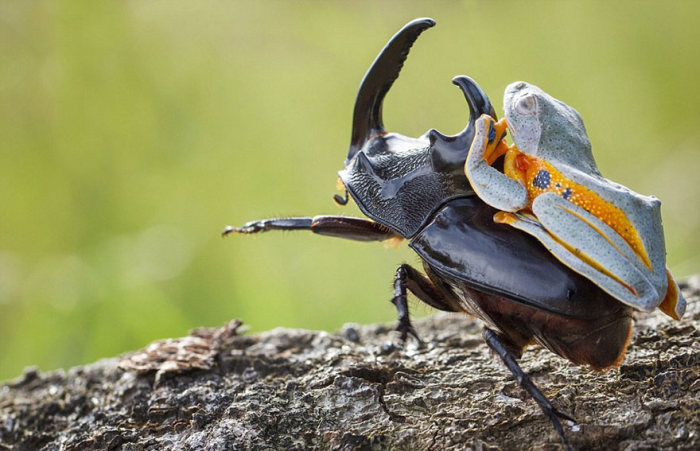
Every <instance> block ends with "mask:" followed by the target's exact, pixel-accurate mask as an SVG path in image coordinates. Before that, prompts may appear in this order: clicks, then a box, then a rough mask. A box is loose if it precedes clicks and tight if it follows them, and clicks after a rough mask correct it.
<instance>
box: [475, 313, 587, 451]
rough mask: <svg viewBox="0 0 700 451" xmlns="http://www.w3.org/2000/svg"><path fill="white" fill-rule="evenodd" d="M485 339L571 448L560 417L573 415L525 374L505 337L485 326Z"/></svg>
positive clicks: (566, 418) (570, 419) (566, 417)
mask: <svg viewBox="0 0 700 451" xmlns="http://www.w3.org/2000/svg"><path fill="white" fill-rule="evenodd" d="M484 340H486V344H487V345H489V347H490V348H491V349H492V350H493V351H494V352H495V353H496V354H498V356H499V357H500V358H501V360H503V363H504V364H505V366H506V367H507V368H508V369H509V370H510V372H511V373H513V376H515V379H516V380H517V381H518V383H519V384H520V386H521V387H523V388H524V389H525V391H527V392H528V394H529V395H530V396H532V398H533V399H534V400H535V402H537V404H538V405H539V406H540V408H541V409H542V411H543V412H544V414H545V415H546V416H547V418H549V420H550V421H551V422H552V425H553V426H554V429H555V430H556V431H557V434H559V438H560V439H561V441H562V443H563V444H564V446H565V447H566V449H567V450H571V449H572V448H571V445H569V442H567V440H566V436H565V435H564V428H563V427H562V425H561V422H560V421H559V418H562V419H564V420H569V421H572V422H574V423H575V422H576V421H575V420H574V419H573V418H572V417H571V416H569V415H567V414H565V413H563V412H561V411H560V410H558V409H557V408H556V407H554V406H553V405H552V403H551V402H550V401H549V400H548V399H547V397H546V396H545V395H544V394H543V393H542V392H541V391H540V389H539V388H537V386H536V385H535V384H534V383H533V382H532V380H531V379H530V378H529V377H528V375H527V374H525V372H524V371H523V369H522V368H520V365H518V362H517V361H516V359H515V356H514V353H513V351H512V350H511V349H510V348H512V346H509V342H508V340H507V339H506V338H505V337H503V336H499V335H498V334H497V333H496V332H494V331H492V330H491V329H489V328H486V327H485V328H484Z"/></svg>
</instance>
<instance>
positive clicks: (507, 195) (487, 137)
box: [464, 114, 528, 211]
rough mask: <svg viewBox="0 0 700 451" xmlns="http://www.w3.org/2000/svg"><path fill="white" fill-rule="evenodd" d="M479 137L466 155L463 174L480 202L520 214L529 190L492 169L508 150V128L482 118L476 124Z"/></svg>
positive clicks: (525, 204) (526, 200)
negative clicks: (504, 140)
mask: <svg viewBox="0 0 700 451" xmlns="http://www.w3.org/2000/svg"><path fill="white" fill-rule="evenodd" d="M475 126H476V133H475V135H474V140H473V141H472V145H471V148H470V149H469V153H468V154H467V161H466V163H465V165H464V172H465V174H466V175H467V179H469V183H470V184H471V186H472V189H474V192H476V195H477V196H479V198H480V199H481V200H483V201H484V202H486V203H487V204H489V205H490V206H492V207H494V208H497V209H499V210H505V211H518V210H521V209H523V208H525V207H526V206H527V205H528V195H527V189H525V186H523V185H522V184H521V183H519V182H517V181H515V180H513V179H511V178H509V177H508V176H506V175H505V174H503V173H501V172H499V171H498V170H496V169H494V168H492V167H491V164H492V163H493V162H494V161H495V160H496V159H497V158H498V157H499V156H501V155H503V153H504V151H505V150H507V147H506V146H505V144H504V143H503V141H502V139H503V137H504V136H505V131H506V124H505V121H503V120H501V121H500V122H498V123H497V122H496V121H494V120H493V118H492V117H491V116H488V115H485V114H484V115H482V116H481V117H480V118H479V119H477V121H476V124H475Z"/></svg>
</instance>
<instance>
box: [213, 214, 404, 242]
mask: <svg viewBox="0 0 700 451" xmlns="http://www.w3.org/2000/svg"><path fill="white" fill-rule="evenodd" d="M270 230H310V231H312V232H313V233H316V234H318V235H326V236H334V237H337V238H345V239H348V240H354V241H384V240H389V239H392V238H393V239H400V238H401V237H400V236H399V235H398V234H396V232H393V231H392V230H389V229H388V228H386V227H384V226H382V225H380V224H377V223H376V222H372V221H368V220H366V219H362V218H352V217H347V216H315V217H313V218H310V217H298V218H273V219H261V220H258V221H251V222H248V223H246V224H245V225H244V226H243V227H232V226H227V227H226V228H225V229H224V231H223V232H222V235H223V236H226V235H229V234H232V233H243V234H250V233H260V232H267V231H270Z"/></svg>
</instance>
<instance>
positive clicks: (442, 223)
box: [223, 19, 633, 447]
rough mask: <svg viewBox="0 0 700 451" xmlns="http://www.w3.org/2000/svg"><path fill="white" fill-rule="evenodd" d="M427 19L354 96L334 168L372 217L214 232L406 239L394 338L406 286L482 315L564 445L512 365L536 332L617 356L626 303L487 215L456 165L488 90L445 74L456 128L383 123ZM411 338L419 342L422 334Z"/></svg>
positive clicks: (589, 358)
mask: <svg viewBox="0 0 700 451" xmlns="http://www.w3.org/2000/svg"><path fill="white" fill-rule="evenodd" d="M433 25H435V22H434V21H433V20H432V19H417V20H414V21H412V22H410V23H408V24H407V25H405V26H404V27H403V28H402V29H401V30H400V31H399V32H398V33H397V34H396V35H395V36H394V37H393V38H391V40H390V41H389V42H388V43H387V45H386V46H385V47H384V49H383V50H382V51H381V52H380V53H379V55H378V56H377V58H376V60H375V61H374V62H373V64H372V65H371V67H370V68H369V70H368V72H367V74H366V75H365V77H364V79H363V81H362V83H361V85H360V89H359V92H358V94H357V99H356V103H355V109H354V115H353V127H352V138H351V141H350V148H349V151H348V154H347V158H346V160H345V167H344V169H342V170H341V171H339V177H340V180H341V181H342V185H343V187H344V189H345V190H346V193H345V197H341V196H337V195H336V201H337V202H339V203H341V204H344V203H345V202H347V201H348V193H349V196H350V197H352V199H353V200H354V201H355V202H356V203H357V205H358V206H359V208H360V209H361V210H362V212H363V213H364V214H365V215H367V216H368V217H369V218H370V219H371V220H367V219H362V218H353V217H345V216H315V217H292V218H276V219H264V220H259V221H252V222H249V223H247V224H245V225H244V226H243V227H231V226H228V227H226V229H225V230H224V232H223V234H224V235H228V234H231V233H242V234H249V233H258V232H265V231H269V230H310V231H312V232H313V233H317V234H319V235H327V236H333V237H338V238H345V239H350V240H356V241H384V240H390V239H407V240H409V243H408V244H409V246H410V247H411V248H412V249H413V250H414V251H415V252H416V253H417V254H418V255H419V256H420V258H421V259H422V260H423V268H424V271H425V274H426V275H427V277H426V275H423V274H422V273H421V272H420V271H418V270H417V269H415V268H413V267H411V266H409V265H407V264H403V265H401V266H399V268H398V269H397V270H396V273H395V276H394V285H393V287H394V296H393V298H392V299H391V301H392V303H393V304H394V305H395V306H396V309H397V312H398V327H397V330H398V331H399V332H400V334H401V339H402V340H406V338H407V337H408V335H409V334H410V335H412V336H414V337H415V338H416V339H418V335H417V334H416V331H415V330H414V328H413V326H412V325H411V321H410V317H409V311H408V305H407V299H406V296H407V290H408V291H410V292H412V293H413V294H414V295H415V296H416V297H418V299H420V300H421V301H423V302H424V303H426V304H428V305H430V306H431V307H434V308H436V309H438V310H443V311H448V312H464V313H468V314H471V315H473V316H476V317H478V318H480V319H481V320H482V321H483V322H484V323H485V327H484V333H483V335H484V339H485V341H486V343H487V344H488V346H489V347H490V348H491V349H492V350H493V351H494V352H495V353H496V354H498V355H499V357H500V358H501V359H502V360H503V362H504V364H505V365H506V367H507V368H508V369H509V370H510V371H511V372H512V373H513V375H514V376H515V377H516V379H517V380H518V382H519V383H520V385H521V386H522V387H523V388H524V389H525V390H526V391H527V392H528V393H529V394H530V395H531V396H532V397H533V398H534V399H535V401H536V402H537V403H538V404H539V406H540V407H541V408H542V410H543V411H544V413H545V415H546V416H547V417H548V418H549V419H550V420H551V422H552V424H553V425H554V428H555V429H556V431H557V433H558V434H559V436H560V438H561V440H562V441H563V443H564V444H565V445H566V446H567V447H568V443H567V441H566V437H565V435H564V431H563V428H562V426H561V423H560V421H559V418H563V419H567V420H570V421H573V419H572V418H571V417H570V416H568V415H567V414H565V413H563V412H561V411H559V410H557V409H556V408H555V407H554V406H553V405H552V404H551V403H550V402H549V400H548V399H547V398H546V397H545V396H544V394H542V392H541V391H540V390H539V389H538V388H537V387H536V386H535V385H534V384H533V383H532V381H531V380H530V379H529V377H528V376H527V375H526V374H525V373H524V372H523V370H522V369H521V368H520V366H519V365H518V363H517V362H516V359H518V358H520V356H521V354H522V351H523V349H524V348H525V346H526V345H528V344H530V343H533V342H537V343H539V344H540V345H542V346H544V347H546V348H547V349H549V350H550V351H552V352H554V353H556V354H557V355H559V356H561V357H564V358H566V359H568V360H570V361H571V362H573V363H574V364H588V365H590V366H592V367H593V368H596V369H604V368H607V367H610V366H613V365H615V364H617V363H619V362H620V360H621V359H622V357H623V356H624V353H625V350H626V348H627V345H628V342H629V340H630V336H631V331H632V325H633V319H632V309H631V308H630V307H628V306H626V305H624V304H622V303H620V302H618V301H617V300H615V299H614V298H612V297H611V296H610V295H608V294H607V293H605V292H604V291H603V290H601V289H600V288H599V287H598V286H596V285H595V284H594V283H592V282H591V281H589V280H588V279H586V278H584V277H582V276H581V275H579V274H577V273H575V272H573V271H572V270H570V269H569V268H567V267H566V266H564V265H563V264H562V263H560V262H559V261H558V260H557V259H555V258H554V257H552V255H551V254H550V253H549V252H548V251H547V250H546V249H545V248H544V247H543V246H542V245H541V244H540V243H539V242H538V241H537V240H535V239H534V238H533V237H532V236H530V235H527V234H525V233H523V232H521V231H520V230H517V229H514V228H512V227H509V226H507V225H505V224H496V223H494V221H493V216H494V213H495V212H496V210H495V209H494V208H492V207H490V206H489V205H487V204H485V203H484V202H483V201H482V200H480V199H479V198H478V197H477V196H476V195H475V194H474V191H473V190H472V189H471V187H470V185H469V183H468V180H467V178H466V177H465V175H464V164H465V160H466V158H467V152H468V151H469V147H470V143H471V142H472V140H473V138H474V133H475V129H474V123H475V120H476V119H477V118H478V117H479V116H481V115H482V114H488V115H490V116H492V117H493V118H494V119H496V114H495V111H494V109H493V106H492V105H491V102H490V101H489V99H488V97H487V96H486V94H485V93H484V92H483V91H482V89H481V88H480V87H479V86H478V85H477V84H476V82H475V81H474V80H472V79H471V78H469V77H466V76H458V77H456V78H454V79H453V83H455V84H456V85H457V86H458V87H459V88H460V89H461V90H462V92H463V94H464V96H465V98H466V101H467V105H468V107H469V114H470V115H469V121H468V123H467V126H466V127H465V128H464V130H463V131H462V132H461V133H459V134H457V135H455V136H446V135H443V134H441V133H439V132H438V131H436V130H429V131H428V132H427V133H425V134H424V135H423V136H421V137H418V138H411V137H407V136H403V135H400V134H397V133H389V132H387V131H386V130H385V128H384V126H383V122H382V102H383V100H384V97H385V96H386V94H387V92H388V91H389V89H390V88H391V86H392V84H393V83H394V81H395V80H396V79H397V78H398V75H399V72H400V71H401V68H402V66H403V63H404V61H405V59H406V57H407V55H408V52H409V50H410V48H411V46H412V45H413V43H414V42H415V40H416V39H417V38H418V36H419V35H420V34H421V33H422V32H423V31H424V30H426V29H427V28H430V27H432V26H433ZM419 341H420V340H419Z"/></svg>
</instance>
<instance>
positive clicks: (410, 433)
mask: <svg viewBox="0 0 700 451" xmlns="http://www.w3.org/2000/svg"><path fill="white" fill-rule="evenodd" d="M682 285H683V286H682V290H683V292H684V294H685V296H686V299H687V300H688V310H687V312H686V315H685V317H684V318H683V320H681V321H673V320H671V319H670V318H668V317H666V316H664V315H663V314H661V313H660V312H658V311H657V312H655V313H652V314H646V315H639V319H638V322H637V324H636V326H635V333H634V337H633V340H632V343H631V345H630V347H629V350H628V352H627V356H626V358H625V360H624V362H623V363H622V365H621V366H620V367H619V368H615V369H613V370H610V371H607V372H604V373H600V372H596V371H593V370H591V369H588V368H586V367H576V366H573V365H571V364H570V363H569V362H568V361H566V360H564V359H562V358H559V357H557V356H556V355H554V354H552V353H551V352H549V351H547V350H545V349H542V348H539V347H532V348H529V349H528V350H527V351H526V352H525V354H524V356H523V359H522V360H521V364H522V366H523V369H524V370H525V371H526V372H527V373H528V374H529V375H530V376H531V377H532V378H533V380H534V382H535V383H536V384H537V385H538V386H539V387H540V388H541V389H542V391H543V392H544V393H545V394H546V395H547V396H548V397H549V398H550V400H551V401H552V403H553V404H554V405H555V406H556V407H557V408H559V409H560V410H563V411H565V412H567V413H569V414H571V415H572V416H573V417H574V418H576V420H577V421H578V424H577V425H571V424H566V425H565V429H566V435H567V437H568V439H569V441H570V442H571V444H572V445H573V447H575V448H578V449H590V448H605V449H625V450H633V449H659V448H669V449H670V448H672V449H700V344H699V343H698V336H699V335H700V332H699V329H700V302H698V301H699V300H700V276H694V277H691V278H690V279H688V280H687V281H686V282H684V283H683V284H682ZM239 326H240V323H238V322H231V323H229V324H227V325H226V326H224V327H223V328H220V329H199V330H196V331H193V333H192V334H191V335H190V336H188V337H184V338H181V339H172V340H164V341H160V342H155V343H153V344H151V345H149V346H148V347H147V348H145V349H144V350H142V351H139V352H137V353H133V354H128V355H125V356H123V357H120V358H112V359H106V360H101V361H99V362H96V363H94V364H90V365H86V366H83V367H77V368H72V369H70V370H68V371H67V372H66V371H62V370H61V371H54V372H49V373H39V372H37V371H36V370H32V369H28V370H25V373H24V374H23V375H22V376H21V377H19V378H18V379H16V380H14V381H11V382H10V383H8V384H6V385H2V386H0V449H3V448H7V449H66V450H74V449H95V448H97V449H115V448H118V449H127V450H140V449H163V448H166V449H215V450H218V449H222V450H223V449H308V448H321V449H331V448H332V449H437V450H442V449H467V448H471V449H494V448H495V449H498V448H502V449H532V448H536V449H557V448H559V447H561V445H560V442H559V439H558V437H557V436H556V434H555V432H554V429H553V428H552V425H551V424H550V422H549V420H547V419H546V418H545V417H544V415H543V414H542V412H541V410H540V409H539V407H538V406H537V405H536V404H535V402H534V401H532V399H530V398H529V397H528V396H527V395H526V393H525V392H524V391H523V390H522V389H521V388H520V386H519V385H518V383H517V382H516V381H515V380H514V378H513V377H512V376H511V375H510V374H509V373H508V372H507V370H506V369H505V367H503V365H502V364H501V362H500V361H499V360H498V359H497V358H496V357H493V356H492V355H490V353H489V351H488V348H487V347H486V345H485V344H484V342H483V340H482V338H481V326H480V325H479V323H478V322H476V321H474V320H472V319H470V318H467V317H464V316H460V315H456V314H436V315H433V316H431V317H429V318H426V319H424V320H420V321H416V324H415V326H416V329H417V331H418V333H419V334H420V336H421V337H422V338H423V340H424V342H425V343H424V344H423V345H422V346H420V347H419V346H418V345H417V344H416V343H415V341H413V342H412V341H409V343H408V344H407V345H406V346H405V347H401V346H399V345H398V340H397V337H396V335H395V333H394V332H393V326H392V325H371V326H357V325H346V326H345V327H344V328H343V330H342V331H340V332H337V333H327V332H314V331H307V330H290V329H275V330H272V331H269V332H265V333H261V334H256V335H241V334H239V333H238V330H239Z"/></svg>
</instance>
